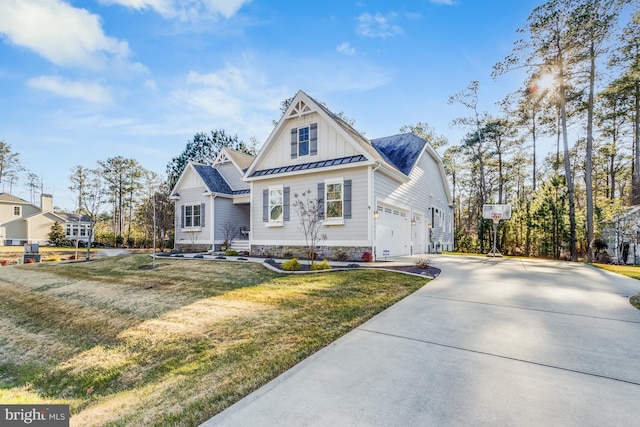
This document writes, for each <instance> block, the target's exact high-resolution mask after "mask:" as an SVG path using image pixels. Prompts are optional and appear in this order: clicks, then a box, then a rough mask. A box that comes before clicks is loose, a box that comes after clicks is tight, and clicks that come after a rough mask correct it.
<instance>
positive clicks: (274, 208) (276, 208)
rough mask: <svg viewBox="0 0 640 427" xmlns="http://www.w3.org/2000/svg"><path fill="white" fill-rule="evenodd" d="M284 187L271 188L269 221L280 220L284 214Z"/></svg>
mask: <svg viewBox="0 0 640 427" xmlns="http://www.w3.org/2000/svg"><path fill="white" fill-rule="evenodd" d="M282 193H283V190H282V187H280V188H270V189H269V221H271V222H280V221H282V219H283V216H284V210H283V204H282V201H283V198H282Z"/></svg>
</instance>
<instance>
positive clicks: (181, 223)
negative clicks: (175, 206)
mask: <svg viewBox="0 0 640 427" xmlns="http://www.w3.org/2000/svg"><path fill="white" fill-rule="evenodd" d="M180 228H184V205H180Z"/></svg>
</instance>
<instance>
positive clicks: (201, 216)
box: [200, 203, 204, 228]
mask: <svg viewBox="0 0 640 427" xmlns="http://www.w3.org/2000/svg"><path fill="white" fill-rule="evenodd" d="M200 227H203V228H204V203H201V204H200Z"/></svg>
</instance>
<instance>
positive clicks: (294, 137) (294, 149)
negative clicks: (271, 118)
mask: <svg viewBox="0 0 640 427" xmlns="http://www.w3.org/2000/svg"><path fill="white" fill-rule="evenodd" d="M297 157H298V129H297V128H293V129H291V158H292V159H295V158H297Z"/></svg>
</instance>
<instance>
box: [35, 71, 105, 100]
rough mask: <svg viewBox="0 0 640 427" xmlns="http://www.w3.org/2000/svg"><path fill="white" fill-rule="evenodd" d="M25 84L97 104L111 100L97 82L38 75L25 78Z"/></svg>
mask: <svg viewBox="0 0 640 427" xmlns="http://www.w3.org/2000/svg"><path fill="white" fill-rule="evenodd" d="M27 85H28V86H30V87H32V88H34V89H40V90H45V91H48V92H51V93H54V94H56V95H59V96H64V97H67V98H79V99H83V100H85V101H88V102H93V103H97V104H105V103H109V102H111V95H109V92H108V91H107V90H106V89H105V88H104V87H102V86H100V85H99V84H97V83H89V82H77V81H69V80H64V79H62V78H60V77H57V76H40V77H36V78H32V79H29V80H27Z"/></svg>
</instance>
